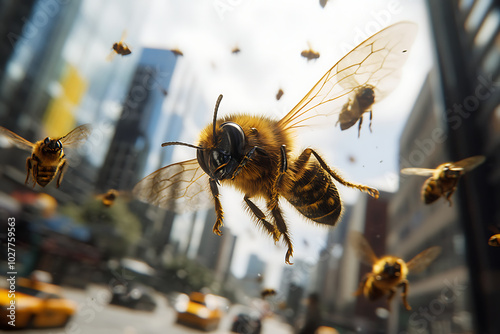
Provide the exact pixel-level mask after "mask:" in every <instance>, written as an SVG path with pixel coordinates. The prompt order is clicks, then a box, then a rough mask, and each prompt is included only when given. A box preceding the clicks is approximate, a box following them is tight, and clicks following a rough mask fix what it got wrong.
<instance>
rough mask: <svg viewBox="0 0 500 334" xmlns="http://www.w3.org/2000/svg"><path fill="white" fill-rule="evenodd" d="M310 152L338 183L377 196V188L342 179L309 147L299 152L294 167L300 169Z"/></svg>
mask: <svg viewBox="0 0 500 334" xmlns="http://www.w3.org/2000/svg"><path fill="white" fill-rule="evenodd" d="M311 154H313V155H314V157H315V158H316V160H318V162H319V164H320V165H321V167H322V168H323V169H324V170H325V171H326V172H327V173H328V174H330V176H331V177H333V178H334V179H335V180H336V181H337V182H339V183H340V184H342V185H344V186H346V187H349V188H356V189H358V190H360V191H363V192H366V193H368V194H369V195H370V196H372V197H374V198H378V196H379V193H378V190H377V189H375V188H370V187H368V186H365V185H362V184H356V183H351V182H349V181H346V180H344V179H343V178H342V177H341V176H340V175H339V174H337V172H335V171H333V170H332V169H331V168H330V167H328V165H327V164H326V163H325V161H324V160H323V158H321V156H320V155H319V154H318V153H317V152H316V151H314V150H313V149H311V148H306V149H305V150H304V151H303V152H302V153H301V154H300V156H299V157H298V159H297V163H296V164H295V167H296V168H297V169H298V170H300V169H301V168H302V167H303V166H304V165H305V164H306V163H307V161H308V160H309V158H310V156H311Z"/></svg>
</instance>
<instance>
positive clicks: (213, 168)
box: [133, 22, 415, 264]
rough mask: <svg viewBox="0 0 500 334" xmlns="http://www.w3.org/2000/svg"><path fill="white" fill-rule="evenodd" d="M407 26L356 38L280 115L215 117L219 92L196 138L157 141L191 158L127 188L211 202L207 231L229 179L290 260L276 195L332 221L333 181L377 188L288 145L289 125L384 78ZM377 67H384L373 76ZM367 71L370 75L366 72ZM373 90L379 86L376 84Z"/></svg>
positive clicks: (162, 197) (168, 201)
mask: <svg viewBox="0 0 500 334" xmlns="http://www.w3.org/2000/svg"><path fill="white" fill-rule="evenodd" d="M414 28H415V25H414V24H412V23H409V22H401V23H398V24H395V25H392V26H390V27H388V28H386V29H384V30H382V31H380V32H379V33H377V34H375V35H373V36H371V37H370V38H368V39H367V40H366V41H364V42H362V43H361V44H360V45H358V46H357V47H356V48H354V49H353V50H352V51H351V52H350V53H349V54H347V55H346V56H345V57H344V58H342V59H341V60H340V61H339V62H338V63H337V64H335V65H334V66H333V67H332V68H331V69H330V70H329V71H328V72H327V73H326V74H325V75H324V76H323V77H322V78H321V79H320V80H319V81H318V82H317V83H316V85H314V87H313V88H312V89H311V90H310V91H309V92H308V93H307V94H306V96H305V97H304V98H303V99H302V100H301V101H300V102H299V103H298V104H297V105H296V106H295V107H294V108H293V109H292V110H291V111H290V112H289V113H288V114H286V115H285V116H284V117H283V118H282V119H281V120H275V119H272V118H268V117H264V116H252V115H249V114H233V115H228V116H226V117H223V118H222V119H218V118H217V112H218V109H219V104H220V102H221V99H222V95H220V96H219V98H218V100H217V102H216V104H215V110H214V115H213V122H212V123H211V124H209V125H208V126H206V127H205V128H204V129H203V130H202V131H201V134H200V139H199V141H198V144H197V145H192V144H187V143H183V142H166V143H163V144H162V146H163V147H166V146H172V145H182V146H187V147H191V148H194V149H196V151H197V156H196V158H195V159H191V160H187V161H182V162H177V163H173V164H171V165H168V166H166V167H163V168H161V169H159V170H157V171H155V172H153V173H152V174H150V175H148V176H146V177H145V178H144V179H142V180H140V181H139V182H138V183H137V185H136V186H135V187H134V189H133V194H134V196H135V197H136V198H137V199H139V200H141V201H144V202H149V203H151V204H153V205H157V206H160V207H163V208H172V207H173V208H174V209H175V211H177V212H183V211H186V210H194V209H198V208H204V207H208V206H210V205H214V206H215V212H216V221H215V224H214V226H213V232H214V233H215V234H217V235H220V234H221V231H220V228H221V226H222V225H223V220H224V213H223V209H222V205H221V202H220V196H219V186H220V185H221V184H226V185H232V186H234V187H235V188H236V189H238V190H240V191H241V192H242V193H243V194H244V196H243V202H244V204H245V206H246V209H247V210H248V211H249V213H250V214H251V215H252V218H253V219H254V221H255V222H256V224H257V225H258V226H260V227H262V229H263V230H264V231H265V232H267V233H268V234H269V235H270V236H271V237H272V238H273V239H274V241H275V242H278V241H279V240H282V241H283V242H284V243H285V246H286V247H287V252H286V255H285V262H286V263H287V264H291V262H290V257H292V256H293V245H292V241H291V238H290V233H289V230H288V226H287V224H286V222H285V219H284V218H283V215H282V211H281V208H280V204H279V201H280V199H282V198H283V199H285V200H287V201H288V202H289V203H290V204H292V206H294V207H295V208H296V209H297V211H299V212H300V213H301V214H302V215H303V216H304V217H306V218H308V219H309V220H310V221H313V222H316V223H319V224H325V225H329V226H334V225H335V224H336V223H337V221H338V220H339V218H340V217H341V213H342V203H341V199H340V195H339V193H338V191H337V187H336V185H335V183H334V180H335V181H336V182H339V183H340V184H342V185H344V186H346V187H350V188H355V189H358V190H360V191H363V192H366V193H368V194H370V195H371V196H373V197H375V198H378V195H379V193H378V190H376V189H374V188H371V187H368V186H365V185H360V184H355V183H351V182H349V181H347V180H345V179H344V178H343V177H342V176H341V175H340V174H339V173H338V172H337V171H335V170H334V169H332V168H330V167H329V166H328V164H327V163H326V161H325V160H324V159H323V158H322V157H321V155H320V154H319V153H318V152H317V151H316V150H315V149H312V148H306V149H305V150H303V151H302V152H301V153H299V152H296V151H294V150H293V144H294V134H295V131H296V130H298V129H301V128H305V127H309V126H313V125H317V124H321V125H324V124H325V122H327V121H329V120H330V118H333V117H335V116H336V115H338V113H339V112H340V109H341V107H342V105H343V104H345V103H346V99H347V96H348V95H349V94H351V93H352V92H354V91H355V89H356V88H357V87H358V86H359V85H361V86H362V85H365V84H366V83H368V82H370V84H372V85H377V84H384V83H385V80H386V79H388V78H389V79H390V74H391V73H392V68H393V67H392V65H391V63H390V62H388V61H387V60H388V59H393V58H394V57H391V55H392V54H393V53H394V49H395V48H398V49H399V47H401V45H400V44H402V45H403V46H405V43H406V40H407V34H408V31H410V32H412V31H413V30H414ZM381 39H382V40H381ZM398 53H399V51H398ZM386 56H387V57H389V58H387V59H386ZM396 58H397V57H396ZM379 71H382V72H383V73H385V74H384V75H380V74H378V72H379ZM368 72H370V73H371V74H370V75H367V73H368ZM372 72H373V73H372ZM346 82H350V83H351V85H348V84H346ZM341 83H342V84H341ZM355 83H356V84H355ZM383 86H384V87H386V85H383ZM381 92H384V93H385V91H384V90H383V89H382V90H381ZM332 123H333V122H332ZM254 198H260V199H264V200H265V202H266V207H267V212H266V213H265V211H263V210H262V209H261V208H259V207H258V206H257V205H256V204H255V203H254V201H253V200H254ZM173 202H174V203H175V206H173V205H172V203H173Z"/></svg>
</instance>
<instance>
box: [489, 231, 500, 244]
mask: <svg viewBox="0 0 500 334" xmlns="http://www.w3.org/2000/svg"><path fill="white" fill-rule="evenodd" d="M488 245H490V246H493V247H500V234H495V235H492V236H491V238H490V239H489V240H488Z"/></svg>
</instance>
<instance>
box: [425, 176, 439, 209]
mask: <svg viewBox="0 0 500 334" xmlns="http://www.w3.org/2000/svg"><path fill="white" fill-rule="evenodd" d="M442 195H443V191H442V190H441V187H439V184H438V182H437V181H436V180H434V179H433V178H431V177H430V178H428V179H427V180H426V181H425V183H424V185H423V186H422V200H423V201H424V203H425V204H431V203H433V202H435V201H437V200H438V199H439V197H441V196H442Z"/></svg>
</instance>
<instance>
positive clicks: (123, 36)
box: [120, 29, 127, 42]
mask: <svg viewBox="0 0 500 334" xmlns="http://www.w3.org/2000/svg"><path fill="white" fill-rule="evenodd" d="M125 38H127V29H124V30H123V32H122V37H121V38H120V42H123V41H124V40H125Z"/></svg>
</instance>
